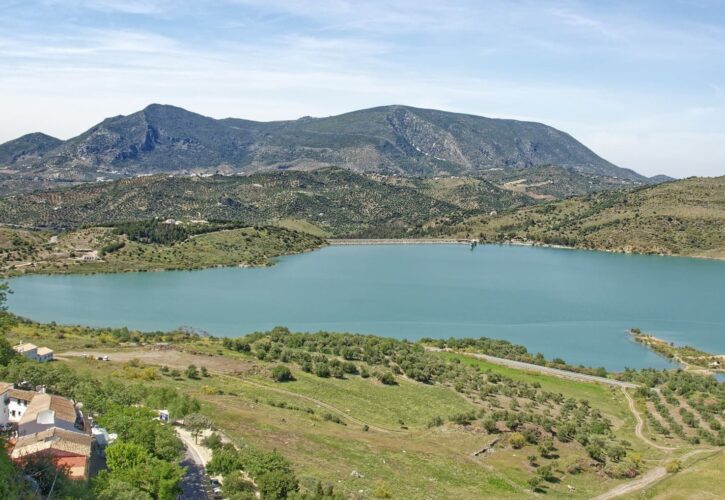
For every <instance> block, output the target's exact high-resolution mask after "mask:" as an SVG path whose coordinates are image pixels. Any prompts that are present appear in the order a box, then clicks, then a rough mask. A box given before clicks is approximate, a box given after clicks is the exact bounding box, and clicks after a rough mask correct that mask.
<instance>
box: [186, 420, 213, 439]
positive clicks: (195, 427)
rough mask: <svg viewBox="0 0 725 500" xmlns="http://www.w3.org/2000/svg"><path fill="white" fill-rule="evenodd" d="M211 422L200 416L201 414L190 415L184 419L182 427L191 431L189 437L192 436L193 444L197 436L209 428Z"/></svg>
mask: <svg viewBox="0 0 725 500" xmlns="http://www.w3.org/2000/svg"><path fill="white" fill-rule="evenodd" d="M211 425H212V424H211V420H209V417H207V416H205V415H202V414H201V413H192V414H190V415H187V416H186V417H184V426H185V427H187V428H188V429H189V430H190V431H191V435H192V436H194V443H196V442H197V441H198V439H199V435H200V434H201V433H202V432H203V431H205V430H206V429H210V428H211Z"/></svg>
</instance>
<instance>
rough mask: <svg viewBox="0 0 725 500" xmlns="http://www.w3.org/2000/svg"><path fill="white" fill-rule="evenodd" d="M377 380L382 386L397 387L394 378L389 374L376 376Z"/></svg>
mask: <svg viewBox="0 0 725 500" xmlns="http://www.w3.org/2000/svg"><path fill="white" fill-rule="evenodd" d="M378 380H380V382H381V383H382V384H384V385H397V384H398V383H397V382H396V381H395V376H394V375H393V374H392V373H391V372H385V373H382V374H380V375H379V376H378Z"/></svg>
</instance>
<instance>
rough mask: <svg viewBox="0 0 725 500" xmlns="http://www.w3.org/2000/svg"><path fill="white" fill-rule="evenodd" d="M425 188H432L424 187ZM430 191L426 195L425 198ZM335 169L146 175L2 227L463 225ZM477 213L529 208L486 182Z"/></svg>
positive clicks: (437, 204) (409, 194)
mask: <svg viewBox="0 0 725 500" xmlns="http://www.w3.org/2000/svg"><path fill="white" fill-rule="evenodd" d="M427 185H428V186H430V184H427ZM425 191H427V192H425ZM425 191H424V192H423V193H422V192H420V191H419V190H418V189H416V187H415V186H414V185H402V184H401V185H396V184H393V183H388V182H382V181H380V180H376V179H373V178H370V177H367V176H363V175H360V174H355V173H352V172H350V171H347V170H342V169H337V168H327V169H318V170H315V171H311V172H302V171H288V172H266V173H259V174H254V175H250V176H232V177H223V176H214V177H202V178H200V177H168V176H150V177H137V178H133V179H124V180H120V181H116V182H112V183H94V184H88V185H81V186H76V187H72V188H67V189H62V190H54V191H47V192H37V193H31V194H21V195H14V196H8V197H5V198H0V221H1V222H2V223H5V224H14V225H19V226H27V227H39V228H54V229H64V228H76V227H79V226H84V225H102V224H113V223H118V222H125V221H130V220H144V219H149V218H153V217H158V218H161V219H166V218H173V219H209V220H212V219H216V220H231V221H241V222H245V223H247V224H250V225H253V224H261V223H272V222H274V221H277V220H283V219H290V218H292V219H299V220H305V221H307V222H308V223H311V224H313V225H314V226H316V227H318V228H320V229H322V230H323V231H324V232H326V233H328V234H331V235H336V236H338V235H350V234H356V233H360V232H369V233H370V232H372V233H375V234H378V235H381V236H385V235H389V236H398V237H399V236H405V235H408V234H415V233H416V231H420V230H421V228H422V226H423V225H424V224H425V223H427V222H428V221H430V220H432V219H435V218H437V217H441V216H446V217H448V218H452V219H453V220H462V218H463V216H464V214H466V213H468V212H467V210H468V209H469V208H470V205H469V204H468V203H467V202H466V203H464V202H463V201H462V200H461V199H459V197H448V198H447V197H446V196H432V194H434V193H432V192H433V191H437V188H434V187H433V188H426V190H425ZM474 194H475V203H474V205H475V208H476V209H480V210H486V211H490V210H504V209H508V208H511V207H513V206H520V205H523V204H526V203H532V202H533V201H534V200H532V199H531V198H528V197H526V196H521V195H519V194H516V193H511V192H509V191H506V190H504V189H500V188H497V187H495V186H493V185H491V184H488V183H485V185H484V186H483V189H482V190H480V192H478V193H474Z"/></svg>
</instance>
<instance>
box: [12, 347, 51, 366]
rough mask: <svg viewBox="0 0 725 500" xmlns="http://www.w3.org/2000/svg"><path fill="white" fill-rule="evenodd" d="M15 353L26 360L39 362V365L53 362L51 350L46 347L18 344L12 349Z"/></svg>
mask: <svg viewBox="0 0 725 500" xmlns="http://www.w3.org/2000/svg"><path fill="white" fill-rule="evenodd" d="M13 349H14V350H15V352H17V353H18V354H22V355H23V356H25V357H26V358H28V359H32V360H33V361H39V362H41V363H44V362H46V361H52V360H53V350H52V349H48V348H47V347H38V346H37V345H35V344H31V343H30V342H25V343H20V344H18V345H16V346H15V347H13Z"/></svg>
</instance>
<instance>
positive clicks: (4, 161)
mask: <svg viewBox="0 0 725 500" xmlns="http://www.w3.org/2000/svg"><path fill="white" fill-rule="evenodd" d="M62 143H63V141H61V140H60V139H56V138H55V137H51V136H49V135H45V134H43V133H40V132H35V133H32V134H27V135H24V136H22V137H18V138H17V139H14V140H12V141H9V142H6V143H4V144H0V167H10V166H12V165H24V164H27V163H30V162H33V161H34V160H37V159H39V158H41V157H42V156H43V155H44V154H45V153H47V152H48V151H51V150H52V149H54V148H57V147H58V146H60V145H61V144H62Z"/></svg>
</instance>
